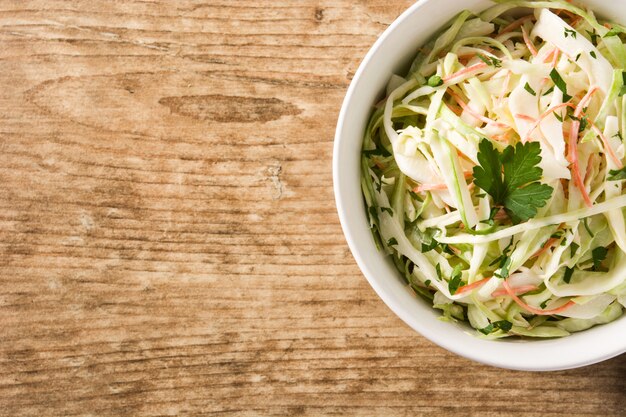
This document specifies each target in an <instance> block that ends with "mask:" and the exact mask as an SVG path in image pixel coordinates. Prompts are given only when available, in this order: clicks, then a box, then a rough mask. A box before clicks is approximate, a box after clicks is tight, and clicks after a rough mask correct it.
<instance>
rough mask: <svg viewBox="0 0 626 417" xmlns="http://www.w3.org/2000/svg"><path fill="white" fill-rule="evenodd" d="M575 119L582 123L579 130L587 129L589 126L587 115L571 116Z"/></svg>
mask: <svg viewBox="0 0 626 417" xmlns="http://www.w3.org/2000/svg"><path fill="white" fill-rule="evenodd" d="M570 117H571V118H572V119H573V120H576V121H577V122H579V123H580V125H579V126H578V132H582V131H583V130H585V129H586V128H587V122H588V121H587V116H582V117H580V118H578V117H574V116H570Z"/></svg>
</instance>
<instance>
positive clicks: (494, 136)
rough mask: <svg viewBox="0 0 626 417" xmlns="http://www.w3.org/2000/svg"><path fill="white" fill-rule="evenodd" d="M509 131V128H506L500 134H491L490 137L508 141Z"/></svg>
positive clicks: (499, 140)
mask: <svg viewBox="0 0 626 417" xmlns="http://www.w3.org/2000/svg"><path fill="white" fill-rule="evenodd" d="M509 132H510V130H507V131H506V132H504V133H503V134H501V135H493V136H492V137H491V139H493V140H497V141H498V142H504V141H508V140H509Z"/></svg>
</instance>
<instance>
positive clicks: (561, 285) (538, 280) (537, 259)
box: [361, 0, 626, 339]
mask: <svg viewBox="0 0 626 417" xmlns="http://www.w3.org/2000/svg"><path fill="white" fill-rule="evenodd" d="M494 2H495V3H498V4H496V5H495V6H493V7H491V8H490V9H487V10H485V11H483V12H482V13H480V14H475V13H473V12H470V11H464V12H462V13H461V14H459V15H458V16H457V17H456V18H455V19H454V20H453V21H452V22H451V23H450V25H449V27H447V28H445V29H444V30H442V31H441V32H440V33H439V34H438V35H437V36H436V37H435V38H434V40H433V41H431V42H429V43H427V44H426V45H425V46H424V47H423V48H421V49H420V53H419V54H418V55H417V56H416V57H415V59H414V60H413V63H412V65H411V68H410V70H409V72H408V74H407V75H406V77H403V76H399V75H393V76H391V78H390V81H389V84H388V86H387V94H386V98H385V100H384V101H383V102H382V103H381V104H380V105H379V106H378V107H377V108H375V110H374V112H373V114H372V117H371V120H370V123H369V124H368V127H367V129H366V133H365V138H364V142H363V156H362V178H361V187H362V191H363V196H364V199H365V202H366V205H367V208H368V215H369V221H370V227H371V228H372V236H373V238H374V240H375V242H376V244H377V246H378V247H379V249H380V250H383V251H385V252H386V253H387V254H389V256H391V258H392V259H393V261H394V263H395V264H396V265H397V267H398V269H399V271H400V272H401V274H402V276H403V277H404V278H405V279H406V281H407V283H408V285H409V286H410V288H412V289H413V290H414V292H415V293H416V294H417V295H419V296H421V297H423V298H425V299H426V300H428V302H430V303H432V305H433V307H434V308H437V309H439V310H441V311H442V314H443V316H442V318H443V319H444V320H452V321H456V320H464V321H468V322H469V325H470V326H471V327H473V328H474V329H476V331H477V332H476V334H477V335H478V336H480V337H483V338H488V339H499V338H502V337H511V336H515V337H530V338H546V337H547V338H553V337H562V336H567V335H569V334H571V333H573V332H578V331H582V330H585V329H588V328H590V327H592V326H595V325H599V324H604V323H608V322H611V321H613V320H616V319H617V318H619V317H620V316H621V315H622V314H623V310H624V308H626V306H625V304H626V221H625V219H624V213H625V211H626V192H624V186H623V185H624V184H623V183H622V182H623V181H624V180H626V168H624V157H625V153H626V152H625V145H624V143H623V138H624V135H625V134H626V96H625V95H624V90H626V88H625V86H624V82H625V80H626V76H625V75H624V74H626V73H625V72H624V70H625V69H626V68H625V66H626V46H625V44H624V41H625V40H626V33H625V31H624V30H623V27H622V26H620V25H617V24H614V23H611V22H606V21H601V20H599V19H598V18H597V17H596V16H595V15H594V14H593V12H592V11H590V10H587V9H585V8H584V7H580V6H577V5H575V4H571V3H570V2H566V1H564V0H551V1H533V0H494ZM612 28H614V29H615V30H611V29H612ZM484 141H488V142H489V144H490V146H489V147H486V148H485V147H484V146H483V145H484V143H485V142H484ZM533 146H534V147H533ZM490 149H492V150H491V151H490ZM533 152H534V153H533ZM494 155H495V156H494ZM515 158H518V159H517V160H516V159H515ZM512 161H513V162H512ZM515 164H518V165H517V166H516V165H515ZM494 167H495V168H494ZM502 167H504V168H502ZM494 169H495V170H496V171H494ZM480 170H482V172H483V174H482V175H483V176H482V177H480V175H481V171H480ZM498 170H500V171H502V172H499V171H498ZM484 172H490V173H491V174H490V175H491V177H489V178H497V179H498V180H497V181H501V184H500V185H499V187H500V188H495V189H494V188H492V187H491V186H488V185H485V184H486V180H485V176H484V175H485V174H484ZM536 174H537V175H536ZM501 175H502V176H501ZM515 175H517V177H518V178H517V179H516V177H514V176H515ZM520 177H521V178H527V179H528V181H526V182H524V181H522V180H519V178H520ZM497 181H496V182H497ZM487 182H489V181H487ZM511 184H514V185H511ZM481 187H484V189H483V188H481ZM546 190H547V193H546Z"/></svg>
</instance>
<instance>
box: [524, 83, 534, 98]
mask: <svg viewBox="0 0 626 417" xmlns="http://www.w3.org/2000/svg"><path fill="white" fill-rule="evenodd" d="M524 90H526V91H528V93H530V95H531V96H536V95H537V93H535V90H533V88H532V87H531V86H530V84H528V83H526V85H525V86H524Z"/></svg>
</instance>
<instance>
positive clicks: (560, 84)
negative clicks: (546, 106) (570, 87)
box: [550, 68, 572, 102]
mask: <svg viewBox="0 0 626 417" xmlns="http://www.w3.org/2000/svg"><path fill="white" fill-rule="evenodd" d="M550 78H551V79H552V82H553V83H554V85H556V87H557V88H558V89H559V90H561V91H562V92H563V102H566V101H569V100H570V99H571V98H572V96H570V95H568V94H567V84H565V81H564V80H563V77H561V74H559V72H558V71H557V70H556V69H554V68H553V69H552V71H550Z"/></svg>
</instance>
